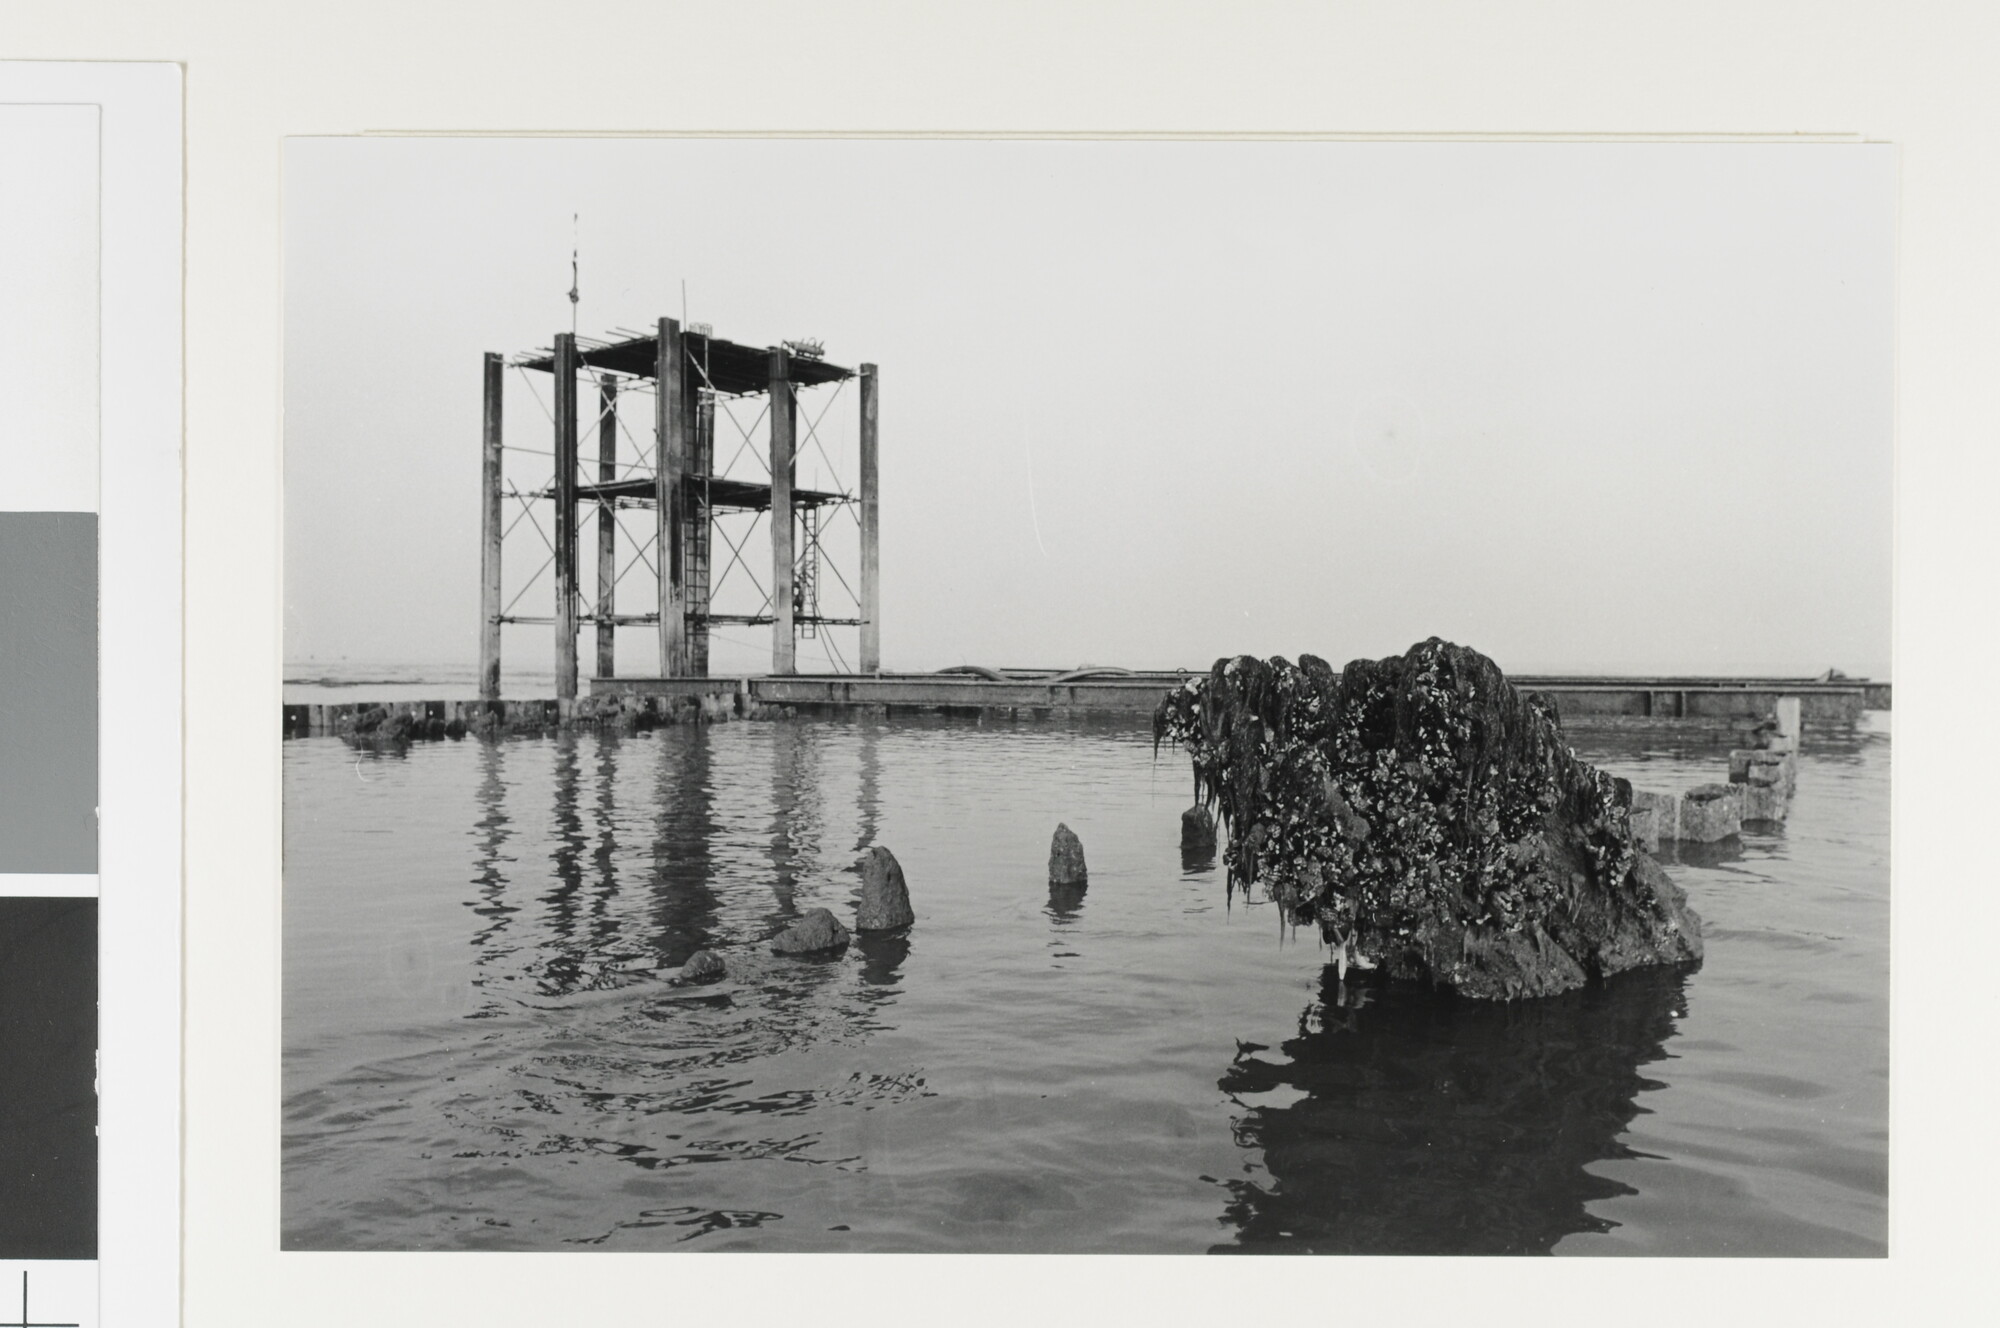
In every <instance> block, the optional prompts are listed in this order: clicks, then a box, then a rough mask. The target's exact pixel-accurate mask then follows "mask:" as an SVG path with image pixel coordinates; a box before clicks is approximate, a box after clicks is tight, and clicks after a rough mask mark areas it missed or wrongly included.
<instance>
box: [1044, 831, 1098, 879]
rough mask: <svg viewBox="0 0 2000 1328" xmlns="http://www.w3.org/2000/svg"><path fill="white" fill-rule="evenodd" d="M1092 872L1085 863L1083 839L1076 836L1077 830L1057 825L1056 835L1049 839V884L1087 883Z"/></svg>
mask: <svg viewBox="0 0 2000 1328" xmlns="http://www.w3.org/2000/svg"><path fill="white" fill-rule="evenodd" d="M1089 882H1090V872H1089V871H1088V870H1087V869H1086V868H1085V867H1084V865H1083V841H1081V840H1079V839H1078V838H1077V837H1076V831H1074V830H1072V829H1070V828H1069V827H1068V826H1067V825H1061V824H1058V825H1057V826H1056V836H1055V838H1054V839H1053V840H1051V841H1049V884H1050V885H1087V884H1089Z"/></svg>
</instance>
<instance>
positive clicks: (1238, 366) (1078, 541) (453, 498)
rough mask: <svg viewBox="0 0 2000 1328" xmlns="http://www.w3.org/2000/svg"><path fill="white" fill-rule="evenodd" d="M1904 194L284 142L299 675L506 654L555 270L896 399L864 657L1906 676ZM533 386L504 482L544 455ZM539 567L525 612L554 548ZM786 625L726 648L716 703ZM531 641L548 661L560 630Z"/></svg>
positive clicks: (1262, 152) (644, 593) (1545, 150)
mask: <svg viewBox="0 0 2000 1328" xmlns="http://www.w3.org/2000/svg"><path fill="white" fill-rule="evenodd" d="M1894 194H1895V158H1894V154H1893V149H1891V148H1888V147H1885V146H1859V145H1839V146H1837V145H1807V144H1799V145H1751V144H1741V145H1695V144H1687V145H1663V144H1647V145H1624V144H1620V145H1609V144H1490V143H1489V144H1438V143H1406V144H1381V143H1371V144H1361V143H1219V142H1217V143H1102V142H1099V143H1082V142H962V141H878V142H826V141H770V140H755V141H744V140H737V141H687V140H682V141H674V140H555V139H545V140H481V139H425V140H419V139H305V140H295V141H293V142H292V143H291V145H290V146H289V149H288V153H287V160H286V199H285V206H286V243H287V250H286V294H285V325H286V345H285V353H286V397H285V402H286V407H285V448H286V515H285V520H286V544H285V556H286V560H287V565H286V588H287V617H286V621H287V639H286V649H287V656H288V658H289V659H292V660H295V661H304V660H316V661H333V660H337V659H339V658H341V657H343V656H344V657H346V658H348V659H349V660H352V661H363V660H366V661H379V662H404V663H417V662H459V663H464V664H470V663H471V662H472V661H473V660H474V659H475V658H476V655H477V641H478V613H479V591H478V569H479V419H480V354H481V352H483V351H488V350H493V351H507V352H513V351H519V350H524V349H528V348H531V347H536V346H544V345H547V344H549V341H550V338H551V336H552V334H553V333H554V332H556V331H558V330H567V329H568V328H569V326H570V314H571V311H570V304H569V301H568V299H567V295H566V292H567V291H568V289H569V286H570V266H569V264H570V250H571V245H572V239H573V237H574V238H575V240H576V242H577V244H578V245H579V247H580V250H581V284H580V291H581V297H582V298H581V304H580V306H579V308H578V311H577V316H578V321H577V328H578V330H579V331H580V332H582V333H584V334H586V335H602V334H605V332H606V330H607V329H609V328H611V327H614V326H626V327H644V326H648V325H650V324H651V323H652V322H653V321H654V320H656V319H657V318H659V317H661V316H663V315H679V314H680V313H681V311H682V299H683V295H682V289H683V283H685V288H686V308H687V314H688V316H689V317H691V318H693V319H695V320H700V321H705V322H709V323H712V324H713V325H714V328H715V332H716V335H717V336H719V337H726V338H729V339H731V340H736V341H743V342H747V343H750V344H753V345H768V344H771V343H773V342H775V341H777V340H779V339H781V338H788V337H816V338H819V339H821V340H823V341H824V342H825V345H826V354H827V358H828V359H830V360H832V361H834V362H836V363H839V364H843V365H848V366H852V365H855V364H858V363H860V362H862V361H872V362H875V363H878V364H879V365H880V366H881V376H882V377H881V382H882V406H881V421H882V424H881V436H882V512H883V515H882V568H883V572H882V581H883V597H884V609H883V629H882V644H883V659H884V665H885V667H888V668H891V669H929V668H936V667H940V666H943V665H950V664H959V663H967V662H970V663H983V664H988V665H993V666H1019V665H1043V666H1051V667H1054V666H1070V665H1075V664H1079V663H1083V662H1090V663H1102V664H1120V665H1126V666H1130V667H1179V666H1190V667H1198V668H1199V667H1206V665H1207V664H1208V663H1209V662H1211V661H1212V660H1213V659H1215V658H1216V657H1217V656H1219V655H1223V654H1234V653H1238V652H1250V653H1253V654H1260V655H1269V654H1285V655H1292V656H1295V655H1297V654H1299V653H1302V652H1311V653H1315V654H1320V655H1323V656H1325V657H1327V658H1328V659H1330V660H1331V661H1332V662H1333V663H1334V664H1335V665H1338V664H1340V663H1342V662H1344V661H1345V660H1347V659H1350V658H1353V657H1356V656H1364V655H1365V656H1379V655H1384V654H1390V653H1395V652H1399V651H1401V650H1403V649H1404V648H1406V647H1407V646H1409V645H1410V644H1411V643H1412V642H1414V641H1417V640H1420V639H1422V638H1424V637H1426V636H1431V635H1438V636H1444V637H1447V638H1449V639H1452V640H1456V641H1460V642H1463V643H1465V644H1468V645H1471V646H1474V647H1476V648H1478V649H1480V650H1482V651H1484V652H1485V653H1487V654H1489V655H1491V656H1493V657H1494V658H1495V659H1496V660H1497V661H1498V662H1499V663H1500V664H1501V666H1502V667H1503V668H1506V669H1509V670H1513V671H1521V672H1543V671H1548V672H1613V673H1637V672H1690V673H1725V674H1726V673H1745V672H1773V673H1790V674H1812V673H1818V672H1820V671H1821V670H1823V669H1825V668H1827V667H1829V666H1834V667H1839V668H1841V669H1843V670H1845V671H1846V672H1848V673H1850V674H1855V675H1872V676H1875V677H1886V676H1888V672H1889V655H1890V650H1889V642H1890V539H1891V505H1890V499H1891V415H1892V409H1891V408H1892V392H1891V370H1892V349H1893V328H1892V279H1893V238H1894ZM573 216H574V217H575V218H576V220H575V221H573V220H572V218H573ZM536 377H538V378H539V379H540V381H539V383H537V384H535V388H534V389H531V388H530V387H529V385H528V384H527V383H526V382H525V381H524V380H523V378H522V376H521V375H519V374H510V379H511V381H510V387H509V395H508V398H507V415H508V419H507V432H508V441H509V443H510V444H512V445H515V446H519V447H523V448H540V449H546V448H547V447H548V446H549V441H548V440H549V435H550V429H549V425H548V422H547V419H546V417H545V416H544V415H543V414H542V410H541V406H540V405H539V404H538V402H537V399H536V397H535V396H534V395H532V391H533V390H536V389H538V390H539V391H540V393H542V394H543V399H546V393H547V391H548V379H547V376H546V375H537V376H536ZM746 406H747V408H746ZM758 408H759V403H757V402H749V403H735V406H734V409H735V410H736V411H737V414H738V416H739V417H740V418H741V420H742V422H743V423H744V424H745V425H748V424H750V422H751V420H752V417H754V416H755V415H756V413H757V411H758ZM822 409H825V410H826V411H827V413H826V416H825V420H826V423H825V424H824V425H823V426H822V432H823V435H824V437H825V442H826V456H825V457H824V458H822V457H821V456H820V454H819V453H818V452H817V451H812V450H808V452H807V454H806V458H805V460H804V461H803V462H802V475H801V479H802V482H806V483H812V482H815V481H816V482H819V483H822V484H825V485H827V486H828V487H832V486H833V485H834V484H835V483H836V482H837V483H839V484H842V485H845V486H847V487H849V488H851V487H852V486H853V484H854V482H855V477H854V469H855V468H854V465H853V460H852V457H853V447H854V432H855V430H854V419H853V415H854V410H855V397H854V392H853V389H852V387H851V386H850V387H848V388H847V389H845V390H844V391H843V392H842V393H841V394H840V395H839V396H838V397H837V398H836V397H833V395H832V393H831V392H830V390H827V389H821V390H820V391H818V392H815V393H802V394H801V410H802V412H803V413H804V414H806V415H807V416H808V417H816V416H818V415H819V413H820V412H821V411H822ZM632 427H633V429H634V431H635V433H637V432H638V431H639V430H641V429H643V430H644V437H643V441H644V442H645V443H646V445H648V446H649V445H650V424H649V423H646V422H645V418H644V416H643V415H642V414H641V415H635V416H634V417H633V420H632ZM587 431H588V426H586V433H587ZM735 438H736V435H735V433H734V432H733V426H732V425H731V424H730V423H729V422H728V420H727V419H726V418H725V419H724V420H723V421H722V422H721V423H720V424H719V425H718V449H719V450H720V451H723V452H730V451H733V450H734V448H733V443H734V440H735ZM585 450H586V454H588V451H589V448H588V444H586V449H585ZM537 464H539V466H540V467H541V468H542V470H541V474H542V477H543V478H544V479H545V477H546V474H547V469H546V468H547V464H548V463H547V460H546V459H545V458H541V457H536V456H533V455H532V454H529V453H525V452H523V453H510V455H509V474H510V476H512V477H514V478H515V479H516V481H517V482H518V483H521V484H523V485H527V484H529V483H530V482H532V481H534V480H535V479H536V478H537V477H536V475H535V473H534V471H535V467H536V465H537ZM736 473H738V474H742V475H745V476H746V477H750V478H762V476H761V472H760V471H758V470H757V469H756V468H755V467H754V466H753V465H751V464H750V462H749V461H748V460H747V459H745V460H743V461H740V462H739V463H738V467H737V471H736ZM542 519H543V521H544V522H545V523H546V520H547V517H546V515H544V516H543V518H542ZM637 519H638V518H637V517H635V518H634V520H635V522H636V520H637ZM842 520H844V518H842ZM852 527H853V523H852V522H851V521H849V522H846V524H845V525H844V526H843V525H841V524H840V523H839V522H836V524H835V527H834V529H835V536H834V538H833V540H832V552H833V553H834V555H835V557H836V561H837V562H838V564H839V567H840V570H841V572H842V573H843V574H844V575H845V576H846V578H847V579H848V580H849V581H850V582H851V581H853V580H854V579H855V573H856V563H855V560H854V558H853V555H852V542H853V541H852ZM632 528H633V529H634V530H637V529H639V527H638V526H637V525H636V524H635V525H634V526H633V527H632ZM739 529H740V527H739ZM516 536H517V537H518V538H510V540H509V543H508V557H509V564H508V575H507V592H506V593H507V594H508V595H509V596H512V595H513V594H514V593H515V591H516V590H517V589H519V588H520V586H521V584H522V583H523V582H524V581H525V580H526V579H527V577H528V574H529V573H530V572H531V571H533V570H534V567H535V566H537V565H539V564H540V562H541V561H542V559H543V558H544V557H545V556H546V554H545V551H544V550H543V549H542V548H541V546H540V541H539V540H538V539H537V538H536V537H535V535H534V534H533V533H532V531H531V530H530V529H529V528H528V527H527V526H525V525H524V526H522V527H521V528H520V529H519V530H517V532H516ZM767 541H768V536H767V535H766V533H765V529H764V527H763V526H761V525H760V526H759V527H758V528H757V531H756V533H755V535H754V537H753V539H752V542H751V544H750V546H749V549H748V551H747V553H748V556H749V557H750V559H751V566H752V570H753V571H754V572H755V574H756V575H757V576H758V577H759V578H761V579H762V580H763V581H764V583H765V584H766V585H768V584H769V578H770V568H769V562H770V555H769V545H768V542H767ZM621 548H623V549H625V550H626V551H627V553H628V554H629V550H630V548H631V546H630V545H625V544H622V543H621ZM717 555H718V567H720V565H721V564H722V563H724V562H726V561H727V559H728V556H729V555H728V551H727V549H726V548H725V547H724V546H723V545H721V544H720V543H718V545H717ZM625 556H626V555H621V564H622V563H623V562H624V561H625ZM593 565H594V564H593V561H592V557H591V555H590V554H589V553H588V551H586V553H585V555H584V558H583V567H584V573H583V577H584V585H585V587H586V593H588V588H589V587H590V586H591V585H592V584H594V581H593V572H592V570H591V569H592V567H593ZM736 575H737V574H735V573H732V576H736ZM732 584H734V585H735V586H736V588H737V589H738V590H739V591H740V592H743V593H748V594H749V596H750V600H751V602H752V604H754V603H755V601H756V599H757V596H756V593H755V592H754V591H751V590H750V589H749V587H748V585H747V583H745V582H742V581H741V580H740V579H739V580H738V581H736V582H734V583H732ZM827 584H828V585H829V587H830V590H829V593H828V595H827V599H826V602H827V606H828V610H829V611H838V610H839V609H840V608H841V604H840V602H839V595H840V594H841V592H840V591H839V588H838V582H837V581H836V580H835V579H834V578H833V577H832V576H831V575H829V576H828V577H827ZM546 587H547V581H546V579H544V580H543V581H542V583H541V585H540V587H538V588H536V589H531V590H530V591H529V593H528V594H527V595H526V596H524V597H523V599H522V601H521V603H520V604H519V605H518V606H517V607H516V610H515V611H516V612H521V613H541V614H546V613H548V612H549V609H548V592H547V589H546ZM626 588H627V589H628V591H629V593H630V595H631V597H632V598H633V599H634V600H639V601H644V600H647V599H649V598H650V596H651V594H652V589H651V584H650V579H649V578H648V577H647V574H646V573H645V571H644V569H643V568H641V569H638V570H637V571H636V572H635V573H634V574H633V577H632V579H631V580H629V581H628V582H627V583H626ZM621 607H624V606H623V605H621ZM644 607H645V605H644V604H643V603H639V604H633V605H631V608H632V609H634V610H638V609H642V608H644ZM719 607H720V606H719ZM743 607H749V605H744V606H743ZM769 632H770V629H769V628H727V629H723V630H722V631H721V633H720V637H721V638H722V639H721V640H719V641H718V644H717V646H716V648H715V651H714V667H715V670H716V671H717V672H725V671H738V670H761V669H763V668H765V667H768V663H769V658H770V653H769V652H770V646H769ZM652 643H653V637H652V632H651V630H650V629H632V630H630V631H628V632H625V633H621V634H620V639H619V651H620V655H619V667H620V671H621V672H647V671H651V670H652V669H653V668H654V658H655V657H654V652H653V648H652ZM836 643H837V644H838V646H839V648H840V649H841V650H842V651H844V652H845V655H846V657H847V658H848V659H849V660H851V659H852V658H853V656H854V646H853V632H852V630H851V629H842V631H841V633H840V635H839V636H838V637H837V638H836ZM505 652H506V656H507V660H508V663H509V664H510V665H515V664H528V665H533V666H536V667H540V668H547V667H548V665H549V660H550V657H551V645H550V639H549V633H548V630H547V629H546V628H532V627H514V628H509V629H508V631H507V636H506V642H505ZM590 657H591V656H590V649H589V644H588V636H587V634H586V638H585V644H584V646H583V658H584V659H585V660H586V665H585V667H586V669H588V663H587V661H588V660H589V659H590ZM822 658H823V657H822V654H821V648H820V647H819V646H817V645H816V644H815V643H812V642H806V643H802V645H801V652H800V666H801V668H804V669H813V668H816V667H821V660H822Z"/></svg>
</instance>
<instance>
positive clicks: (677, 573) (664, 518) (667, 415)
mask: <svg viewBox="0 0 2000 1328" xmlns="http://www.w3.org/2000/svg"><path fill="white" fill-rule="evenodd" d="M657 355H658V358H657V360H656V362H655V365H654V376H655V378H656V382H655V384H654V385H655V387H656V388H657V389H658V391H657V393H656V394H655V396H654V398H653V439H654V441H653V447H654V449H655V456H654V469H655V474H656V479H657V482H658V486H659V487H658V489H657V491H656V493H655V494H654V497H655V499H656V500H657V501H658V503H659V509H660V511H659V516H660V524H659V546H658V547H657V548H656V549H655V550H654V558H653V565H654V566H656V567H658V568H659V569H660V674H661V676H662V677H666V678H678V677H682V676H684V675H685V674H686V673H687V566H686V563H685V562H684V561H683V559H684V558H685V556H686V552H687V536H686V533H685V530H684V525H685V520H686V516H687V507H686V502H687V499H686V496H685V494H684V493H683V490H682V485H681V474H682V472H683V471H685V470H686V469H687V412H686V410H685V409H684V407H683V401H682V399H683V397H685V395H686V392H687V357H686V356H685V355H683V354H682V353H681V325H680V322H679V321H678V320H676V319H672V318H662V319H661V320H660V339H659V348H658V352H657Z"/></svg>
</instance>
